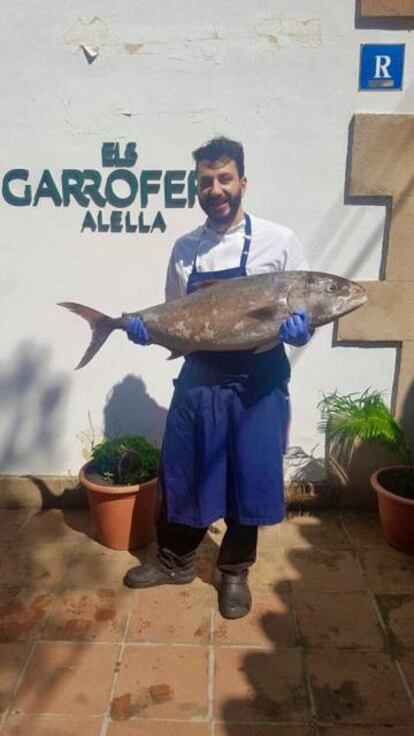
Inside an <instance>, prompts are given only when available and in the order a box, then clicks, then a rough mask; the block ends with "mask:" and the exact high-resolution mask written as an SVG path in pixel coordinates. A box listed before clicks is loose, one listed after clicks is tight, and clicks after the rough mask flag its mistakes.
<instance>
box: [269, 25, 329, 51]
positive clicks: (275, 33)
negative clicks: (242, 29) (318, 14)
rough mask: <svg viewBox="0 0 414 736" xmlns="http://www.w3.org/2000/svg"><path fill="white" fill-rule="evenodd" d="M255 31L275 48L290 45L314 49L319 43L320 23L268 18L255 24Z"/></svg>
mask: <svg viewBox="0 0 414 736" xmlns="http://www.w3.org/2000/svg"><path fill="white" fill-rule="evenodd" d="M255 31H256V33H257V35H258V36H260V37H261V38H265V39H266V40H267V41H268V42H269V43H271V44H272V45H273V46H276V47H277V48H283V47H285V46H290V45H291V44H297V45H299V46H310V47H312V48H315V47H317V46H319V45H320V43H321V22H320V20H319V19H318V18H310V19H307V20H295V19H294V18H268V19H266V20H262V21H260V22H259V23H256V26H255Z"/></svg>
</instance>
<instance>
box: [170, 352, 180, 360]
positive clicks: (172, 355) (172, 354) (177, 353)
mask: <svg viewBox="0 0 414 736" xmlns="http://www.w3.org/2000/svg"><path fill="white" fill-rule="evenodd" d="M182 357H183V353H180V352H178V350H171V353H170V354H169V356H168V358H167V360H175V359H176V358H182Z"/></svg>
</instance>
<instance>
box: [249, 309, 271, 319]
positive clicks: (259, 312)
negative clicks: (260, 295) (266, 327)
mask: <svg viewBox="0 0 414 736" xmlns="http://www.w3.org/2000/svg"><path fill="white" fill-rule="evenodd" d="M276 311H277V310H276V308H275V307H259V308H258V309H252V310H251V311H250V312H247V316H248V317H254V318H255V319H274V318H275V316H276Z"/></svg>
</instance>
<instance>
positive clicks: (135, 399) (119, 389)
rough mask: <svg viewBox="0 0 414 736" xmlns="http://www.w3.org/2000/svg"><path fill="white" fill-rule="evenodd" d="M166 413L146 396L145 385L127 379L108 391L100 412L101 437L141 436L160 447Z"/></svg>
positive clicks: (136, 379) (131, 376)
mask: <svg viewBox="0 0 414 736" xmlns="http://www.w3.org/2000/svg"><path fill="white" fill-rule="evenodd" d="M166 416H167V410H166V409H165V408H163V407H162V406H159V404H157V402H156V401H154V399H152V398H151V396H149V394H148V393H147V390H146V387H145V383H144V382H143V380H142V379H141V378H138V377H137V376H133V375H128V376H125V378H124V379H123V380H122V381H121V382H120V383H117V384H116V386H114V388H113V389H112V391H111V392H110V394H109V395H108V398H107V403H106V406H105V410H104V422H105V427H104V429H105V434H107V435H109V436H117V435H123V434H129V435H130V434H142V435H145V436H146V437H147V438H148V439H149V440H151V441H152V442H155V443H156V444H157V445H159V446H160V445H161V442H162V437H163V434H164V426H165V419H166Z"/></svg>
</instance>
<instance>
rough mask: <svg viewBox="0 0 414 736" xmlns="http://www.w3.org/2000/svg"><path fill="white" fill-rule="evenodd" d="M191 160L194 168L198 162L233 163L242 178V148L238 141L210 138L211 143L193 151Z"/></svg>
mask: <svg viewBox="0 0 414 736" xmlns="http://www.w3.org/2000/svg"><path fill="white" fill-rule="evenodd" d="M193 159H194V161H195V162H196V167H197V165H198V164H199V163H200V161H221V160H223V161H227V160H230V161H234V162H235V164H236V166H237V171H238V173H239V177H240V178H242V177H243V176H244V151H243V146H242V144H241V143H239V142H238V141H232V140H231V138H225V137H224V136H220V137H219V138H212V140H211V141H208V143H205V144H204V145H203V146H200V148H196V150H195V151H193Z"/></svg>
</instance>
